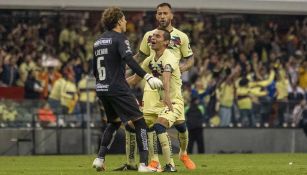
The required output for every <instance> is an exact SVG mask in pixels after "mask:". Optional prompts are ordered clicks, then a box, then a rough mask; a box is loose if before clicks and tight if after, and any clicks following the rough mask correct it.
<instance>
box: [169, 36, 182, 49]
mask: <svg viewBox="0 0 307 175" xmlns="http://www.w3.org/2000/svg"><path fill="white" fill-rule="evenodd" d="M180 45H181V40H180V37H178V36H172V38H171V41H170V42H169V45H168V49H172V48H174V47H180Z"/></svg>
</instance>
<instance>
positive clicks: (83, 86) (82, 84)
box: [78, 76, 96, 103]
mask: <svg viewBox="0 0 307 175" xmlns="http://www.w3.org/2000/svg"><path fill="white" fill-rule="evenodd" d="M87 88H89V89H88V90H87ZM78 89H79V93H80V101H81V102H87V101H89V102H90V103H94V102H95V98H96V91H95V81H89V80H88V76H86V77H84V78H82V79H81V80H80V81H79V83H78ZM87 92H88V95H87Z"/></svg>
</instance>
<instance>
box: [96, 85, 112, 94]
mask: <svg viewBox="0 0 307 175" xmlns="http://www.w3.org/2000/svg"><path fill="white" fill-rule="evenodd" d="M96 91H97V92H106V91H109V85H104V84H100V83H97V84H96Z"/></svg>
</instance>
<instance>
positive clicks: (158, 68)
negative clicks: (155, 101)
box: [148, 61, 164, 77]
mask: <svg viewBox="0 0 307 175" xmlns="http://www.w3.org/2000/svg"><path fill="white" fill-rule="evenodd" d="M148 67H149V69H150V70H151V72H152V75H153V76H154V77H160V76H162V73H163V71H164V68H163V65H162V61H160V63H153V61H150V62H149V65H148Z"/></svg>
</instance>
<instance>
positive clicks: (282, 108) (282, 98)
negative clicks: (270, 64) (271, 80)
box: [276, 67, 289, 127]
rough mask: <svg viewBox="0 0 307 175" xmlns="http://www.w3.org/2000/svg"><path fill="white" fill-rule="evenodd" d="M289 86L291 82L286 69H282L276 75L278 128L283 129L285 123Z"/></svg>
mask: <svg viewBox="0 0 307 175" xmlns="http://www.w3.org/2000/svg"><path fill="white" fill-rule="evenodd" d="M288 86H289V80H288V79H287V75H286V72H285V69H284V68H283V67H280V68H279V71H277V73H276V100H277V101H276V103H277V116H278V126H280V127H282V126H283V124H284V122H285V113H286V110H287V103H288Z"/></svg>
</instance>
